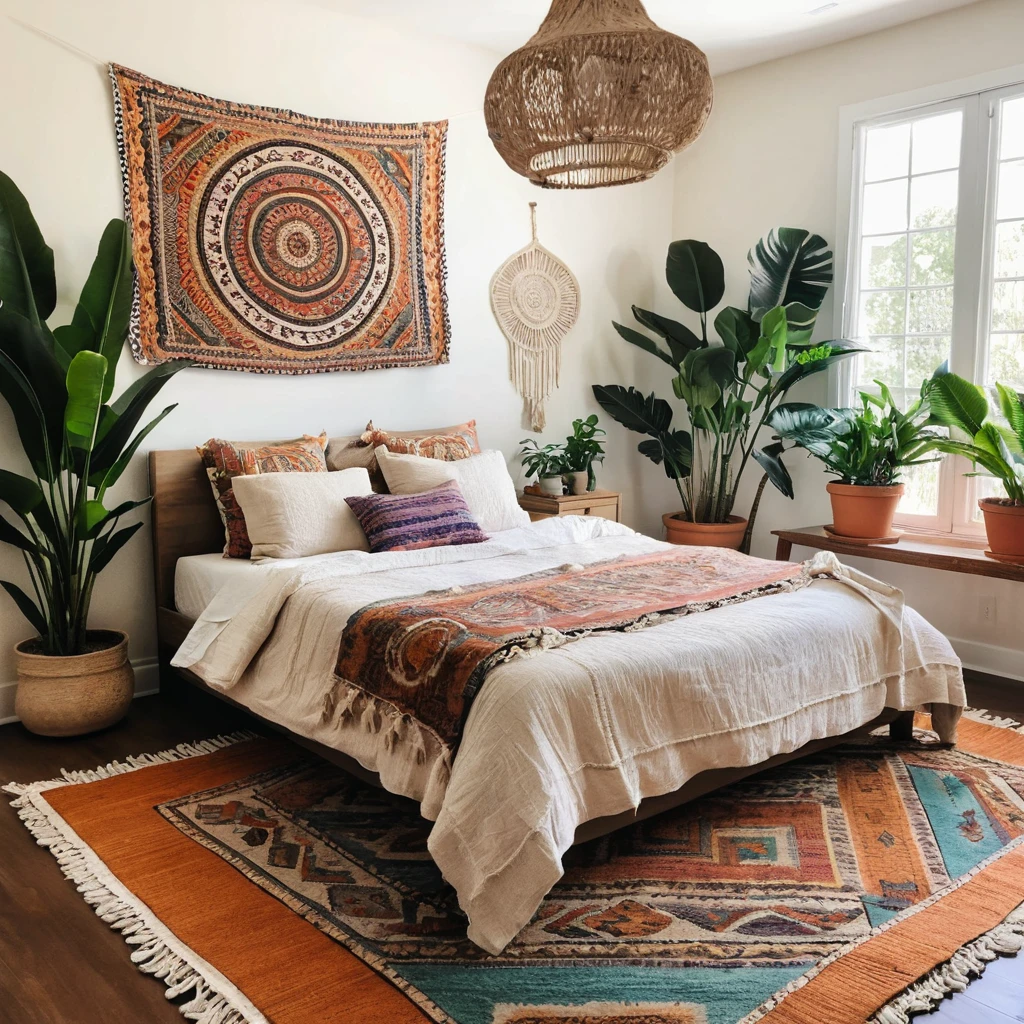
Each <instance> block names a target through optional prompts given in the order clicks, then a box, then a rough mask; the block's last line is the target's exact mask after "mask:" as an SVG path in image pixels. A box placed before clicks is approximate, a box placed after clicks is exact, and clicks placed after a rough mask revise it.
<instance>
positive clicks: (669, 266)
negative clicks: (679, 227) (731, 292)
mask: <svg viewBox="0 0 1024 1024" xmlns="http://www.w3.org/2000/svg"><path fill="white" fill-rule="evenodd" d="M665 279H666V280H667V281H668V286H669V288H671V289H672V291H673V292H674V293H675V296H676V298H677V299H679V301H680V302H681V303H682V304H683V305H684V306H686V307H687V308H688V309H692V310H693V311H694V312H695V313H708V312H710V311H711V310H712V309H714V308H715V306H717V305H718V304H719V303H720V302H721V301H722V296H723V295H725V267H724V266H723V265H722V259H721V257H720V256H719V255H718V253H717V252H715V250H714V249H712V248H711V246H710V245H708V244H707V242H698V241H696V240H695V239H692V238H684V239H682V240H681V241H679V242H673V243H672V244H671V245H670V246H669V247H668V260H667V261H666V264H665Z"/></svg>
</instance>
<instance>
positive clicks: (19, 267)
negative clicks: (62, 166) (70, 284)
mask: <svg viewBox="0 0 1024 1024" xmlns="http://www.w3.org/2000/svg"><path fill="white" fill-rule="evenodd" d="M0 301H2V302H3V304H4V306H5V307H6V308H7V309H8V310H9V311H10V312H12V313H20V314H21V315H22V316H23V317H25V318H26V319H27V320H29V321H30V322H31V323H36V324H38V323H42V322H43V321H44V320H45V319H46V318H47V317H48V316H49V315H50V314H51V313H52V312H53V307H54V306H56V305H57V282H56V279H55V277H54V273H53V250H52V249H51V248H50V247H49V246H48V245H47V244H46V242H45V241H44V240H43V234H42V232H41V231H40V230H39V225H38V224H36V220H35V217H33V216H32V210H31V209H30V207H29V205H28V200H27V199H26V198H25V197H24V196H23V195H22V194H21V191H20V189H19V188H18V186H17V185H15V184H14V182H13V181H11V179H10V178H9V177H8V176H7V175H6V174H4V173H3V172H2V171H0Z"/></svg>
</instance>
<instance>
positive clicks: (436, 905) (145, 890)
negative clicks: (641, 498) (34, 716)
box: [9, 718, 1024, 1024]
mask: <svg viewBox="0 0 1024 1024" xmlns="http://www.w3.org/2000/svg"><path fill="white" fill-rule="evenodd" d="M927 724H928V723H927V719H925V718H919V725H922V726H926V725H927ZM928 737H929V734H924V733H919V734H918V739H917V740H916V741H914V742H907V743H893V742H891V741H889V740H888V738H881V737H877V738H871V739H868V740H865V741H864V742H863V743H862V744H858V745H855V746H854V745H850V746H844V747H841V748H835V749H833V750H830V751H826V752H824V753H820V754H816V755H814V756H812V757H809V758H806V759H804V760H801V761H798V762H793V763H791V764H788V765H784V766H782V767H780V768H777V769H774V770H772V771H768V772H765V773H762V774H760V775H758V776H755V777H752V778H750V779H748V780H745V781H743V782H741V783H738V784H736V785H734V786H731V787H729V788H728V789H724V790H721V791H718V792H716V793H714V794H712V795H711V796H709V797H707V798H704V799H702V800H700V801H697V802H694V803H692V804H689V805H687V806H684V807H682V808H679V809H677V810H674V811H670V812H667V813H665V814H662V815H660V816H658V817H656V818H653V819H650V820H649V821H646V822H642V823H639V824H637V825H635V826H632V827H630V828H628V829H624V830H622V831H620V832H618V833H616V834H614V835H613V836H610V837H605V838H603V839H599V840H595V841H593V842H590V843H588V844H586V845H584V846H580V847H577V848H574V849H573V850H572V851H570V853H569V854H568V855H567V858H566V873H565V876H564V878H563V879H562V881H561V882H559V884H558V885H557V886H556V887H555V888H554V889H553V890H552V892H551V894H550V895H549V896H548V897H547V899H546V900H545V902H544V904H543V905H542V906H541V908H540V910H539V911H538V913H537V915H536V917H535V919H534V920H533V921H532V922H531V923H530V924H529V925H528V926H527V927H526V928H525V929H524V930H523V932H522V933H521V934H520V935H519V936H518V937H517V938H516V939H515V940H514V941H513V943H512V944H511V945H510V946H509V947H508V948H507V949H506V950H505V951H504V952H503V953H502V954H501V955H500V956H497V957H492V956H488V955H486V954H484V953H483V952H482V951H480V950H479V949H477V948H476V947H474V946H473V945H472V944H471V943H469V942H468V941H467V940H466V937H465V922H464V919H463V918H462V917H461V916H460V914H459V911H458V908H457V905H456V903H455V901H454V897H453V894H452V891H451V890H450V889H449V888H448V887H447V886H446V884H445V883H444V881H443V879H442V878H441V877H440V875H439V873H438V871H437V869H436V868H435V867H434V865H433V863H432V861H431V860H430V858H429V856H428V855H427V852H426V837H427V833H428V830H429V823H427V822H424V821H423V820H422V819H420V818H419V816H418V814H417V813H416V808H415V805H414V804H412V803H410V802H409V801H406V800H402V799H399V798H396V797H392V796H389V795H387V794H384V793H382V792H380V791H378V790H375V789H373V788H371V787H368V786H366V785H365V784H363V783H361V782H358V781H357V780H355V779H353V778H352V777H351V776H348V775H346V774H345V773H343V772H341V771H340V770H338V769H335V768H332V767H331V766H329V765H327V764H325V763H324V762H322V761H313V760H309V759H308V758H307V757H305V756H303V755H301V753H300V752H299V751H298V750H297V749H296V748H295V747H293V746H290V745H289V744H287V743H285V742H283V741H280V740H264V739H260V740H256V741H253V742H231V743H230V745H227V744H228V743H229V742H230V740H222V741H216V743H215V744H212V745H211V744H208V745H202V746H200V747H197V748H183V749H179V750H178V751H172V752H169V753H166V754H163V755H157V756H155V757H148V758H140V759H135V760H133V761H131V762H130V763H129V764H127V765H109V766H107V767H106V768H105V769H101V770H99V771H98V772H95V773H81V774H73V775H69V776H67V777H66V778H65V779H63V780H59V781H57V782H53V783H39V784H35V785H32V786H14V787H9V790H10V791H11V792H14V793H15V794H16V795H17V797H18V799H17V800H16V801H15V803H16V806H18V807H19V812H20V814H21V815H22V817H23V818H24V820H25V822H26V824H27V825H28V827H29V828H30V829H31V830H32V831H33V833H34V834H35V835H36V837H37V838H38V840H39V841H40V842H41V843H43V844H44V845H49V846H50V847H51V850H52V852H53V853H54V854H55V855H56V856H57V857H58V859H59V860H60V862H61V866H62V868H63V869H64V871H65V873H66V874H68V875H69V877H71V878H72V879H73V880H74V881H76V882H77V883H78V885H79V888H80V891H82V892H83V894H84V896H85V898H86V899H87V900H89V901H90V902H91V903H93V904H94V905H95V906H96V911H97V913H98V914H100V915H101V916H102V917H103V918H104V919H105V920H107V921H108V922H109V923H110V924H111V925H112V926H113V927H115V928H120V929H122V930H123V931H124V933H125V935H126V938H127V940H128V941H129V942H131V943H133V944H134V945H135V946H136V947H137V949H136V952H135V953H134V954H133V959H134V960H135V961H136V962H137V963H138V965H139V966H140V967H141V968H142V969H143V970H148V971H149V972H150V973H154V974H156V975H157V976H158V977H162V978H163V979H164V980H165V982H166V983H167V984H168V986H169V994H170V993H172V992H173V993H175V994H178V995H181V996H183V997H184V995H185V994H187V997H188V1007H187V1009H188V1012H189V1013H192V1014H195V1015H202V1014H206V1015H207V1016H202V1020H204V1021H207V1020H209V1021H211V1022H216V1024H228V1022H232V1024H234V1022H242V1021H260V1022H261V1021H274V1022H275V1024H284V1022H287V1024H290V1022H295V1024H298V1022H300V1021H301V1022H309V1021H313V1020H315V1021H318V1022H326V1021H345V1022H349V1024H362V1022H367V1024H371V1022H378V1021H380V1022H384V1021H387V1022H389V1024H391V1022H409V1024H412V1022H414V1021H420V1022H422V1021H423V1020H424V1016H425V1017H426V1019H429V1020H433V1021H437V1022H444V1024H448V1022H455V1024H554V1022H559V1024H737V1022H743V1024H753V1022H755V1021H764V1022H768V1024H812V1022H813V1024H821V1022H823V1021H826V1020H827V1021H828V1022H829V1024H863V1022H865V1021H869V1020H878V1021H882V1022H885V1024H896V1022H903V1021H906V1020H907V1019H908V1015H909V1014H910V1013H912V1012H917V1011H921V1010H927V1009H929V1008H931V1007H932V1006H933V1005H934V1004H935V1003H936V1002H938V1001H939V1000H940V999H941V998H942V996H943V995H944V994H945V993H947V992H949V991H953V990H958V989H961V988H963V986H964V985H965V984H966V983H967V981H968V978H969V976H970V975H972V974H977V973H980V971H981V970H983V969H984V964H985V962H986V961H988V960H991V959H992V958H993V957H994V956H995V955H996V954H998V953H1013V952H1016V951H1017V949H1018V948H1019V947H1020V945H1021V938H1020V936H1021V935H1022V934H1024V908H1021V903H1022V901H1024V838H1022V837H1024V733H1022V731H1020V730H1017V729H1012V728H1009V727H1006V726H999V725H996V724H993V723H991V722H983V721H980V720H978V719H977V718H973V719H972V718H967V719H965V720H964V721H963V722H962V723H961V741H960V746H959V747H958V749H956V750H948V749H944V748H941V747H939V746H937V745H934V744H931V745H929V744H928V743H927V742H922V740H927V739H928ZM233 739H235V740H237V739H240V737H235V738H233ZM215 746H223V749H215ZM208 751H212V752H209V753H207V752H208ZM197 754H199V755H205V756H191V755H197ZM139 769H141V770H139ZM74 783H80V784H78V785H76V784H74ZM364 965H368V966H369V967H370V968H372V969H373V971H376V972H377V973H378V974H379V975H383V976H384V977H385V978H387V979H388V980H389V981H391V982H392V983H393V985H394V986H395V987H394V988H393V987H391V986H388V985H385V984H383V983H382V982H381V981H380V980H379V979H377V980H375V979H374V977H373V975H372V974H371V973H370V971H369V970H368V969H367V967H366V966H364ZM398 990H401V992H402V993H404V995H405V996H406V997H408V1000H411V1002H409V1001H407V1000H406V999H405V998H404V997H403V996H402V995H400V994H399V991H398ZM413 1004H415V1005H413ZM417 1007H418V1009H417ZM825 1008H827V1012H826V1009H825Z"/></svg>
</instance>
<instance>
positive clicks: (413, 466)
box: [311, 445, 530, 533]
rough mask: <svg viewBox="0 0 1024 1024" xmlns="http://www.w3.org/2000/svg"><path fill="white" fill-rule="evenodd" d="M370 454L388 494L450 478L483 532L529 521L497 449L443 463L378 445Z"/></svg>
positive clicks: (412, 491)
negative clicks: (379, 469) (374, 459)
mask: <svg viewBox="0 0 1024 1024" xmlns="http://www.w3.org/2000/svg"><path fill="white" fill-rule="evenodd" d="M374 455H375V456H376V457H377V463H378V464H379V466H380V468H381V472H382V473H383V474H384V479H385V480H386V481H387V483H388V490H389V491H391V493H392V494H420V493H421V492H422V491H429V490H430V489H431V488H432V487H437V486H438V484H443V483H445V482H446V481H448V480H454V481H456V483H458V485H459V490H461V491H462V496H463V497H464V498H465V499H466V504H467V505H468V506H469V511H470V512H471V513H472V515H473V518H474V519H475V520H476V521H477V522H478V523H479V524H480V529H481V530H483V531H484V532H485V533H498V532H499V531H501V530H514V529H515V528H516V527H517V526H528V525H529V523H530V515H529V513H528V512H525V511H523V509H521V508H520V507H519V499H518V498H517V497H516V485H515V484H514V483H513V481H512V477H511V476H509V472H508V466H506V465H505V456H504V455H502V454H501V452H495V451H488V452H481V453H480V454H479V455H471V456H470V457H469V458H468V459H457V460H456V461H454V462H443V461H441V460H440V459H425V458H424V457H423V456H422V455H398V454H396V453H395V452H389V451H388V450H387V448H386V447H385V446H384V445H379V446H378V447H377V448H375V449H374ZM311 475H312V474H311Z"/></svg>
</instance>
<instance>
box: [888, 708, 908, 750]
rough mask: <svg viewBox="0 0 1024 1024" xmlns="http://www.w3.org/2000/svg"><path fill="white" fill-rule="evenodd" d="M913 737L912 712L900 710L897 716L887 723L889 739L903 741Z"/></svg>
mask: <svg viewBox="0 0 1024 1024" xmlns="http://www.w3.org/2000/svg"><path fill="white" fill-rule="evenodd" d="M913 738H914V712H913V711H901V712H900V713H899V716H898V717H896V718H894V719H893V720H892V721H891V722H890V723H889V739H891V740H896V741H900V742H903V741H906V740H912V739H913Z"/></svg>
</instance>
